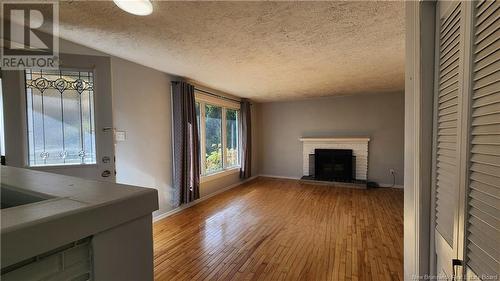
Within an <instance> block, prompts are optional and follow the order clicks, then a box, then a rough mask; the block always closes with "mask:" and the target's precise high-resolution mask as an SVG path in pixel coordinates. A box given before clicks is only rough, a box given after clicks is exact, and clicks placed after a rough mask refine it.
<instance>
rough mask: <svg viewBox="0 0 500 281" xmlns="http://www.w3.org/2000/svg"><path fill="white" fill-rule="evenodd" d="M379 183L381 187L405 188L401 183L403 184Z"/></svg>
mask: <svg viewBox="0 0 500 281" xmlns="http://www.w3.org/2000/svg"><path fill="white" fill-rule="evenodd" d="M378 185H379V186H380V187H392V188H401V189H404V186H403V185H401V184H396V185H394V186H392V183H379V184H378Z"/></svg>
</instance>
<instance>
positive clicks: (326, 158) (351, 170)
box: [314, 149, 356, 182]
mask: <svg viewBox="0 0 500 281" xmlns="http://www.w3.org/2000/svg"><path fill="white" fill-rule="evenodd" d="M355 159H356V157H355V156H353V153H352V149H315V150H314V179H316V180H321V181H339V182H352V181H353V180H354V179H355V175H356V173H355V167H356V164H355Z"/></svg>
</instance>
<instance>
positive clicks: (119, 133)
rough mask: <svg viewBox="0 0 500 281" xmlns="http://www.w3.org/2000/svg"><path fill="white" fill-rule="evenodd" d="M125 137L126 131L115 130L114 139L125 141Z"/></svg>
mask: <svg viewBox="0 0 500 281" xmlns="http://www.w3.org/2000/svg"><path fill="white" fill-rule="evenodd" d="M126 139H127V133H126V132H125V131H115V140H116V141H125V140H126Z"/></svg>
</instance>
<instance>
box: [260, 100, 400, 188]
mask: <svg viewBox="0 0 500 281" xmlns="http://www.w3.org/2000/svg"><path fill="white" fill-rule="evenodd" d="M259 112H260V113H259V116H258V119H259V124H258V125H257V126H258V128H259V131H260V138H259V143H260V144H261V145H260V147H259V157H258V159H259V167H260V173H261V174H264V175H273V176H284V177H293V178H300V177H301V176H303V175H302V143H301V142H300V141H299V138H300V137H302V136H307V137H315V136H316V137H327V136H356V135H358V136H370V137H371V141H370V143H369V149H368V150H369V155H368V167H369V168H368V170H369V171H368V179H369V180H371V181H376V182H378V183H381V184H392V181H393V179H392V176H391V175H390V173H389V169H391V168H393V169H395V171H396V184H398V185H402V184H403V146H404V96H403V93H395V94H370V95H358V96H342V97H330V98H317V99H310V100H303V101H290V102H273V103H263V104H261V106H260V110H259Z"/></svg>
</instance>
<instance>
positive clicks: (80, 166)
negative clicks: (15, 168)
mask: <svg viewBox="0 0 500 281" xmlns="http://www.w3.org/2000/svg"><path fill="white" fill-rule="evenodd" d="M95 167H97V164H96V163H94V164H66V165H61V164H55V165H45V166H29V165H26V166H25V168H26V169H32V170H46V169H71V168H95Z"/></svg>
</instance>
